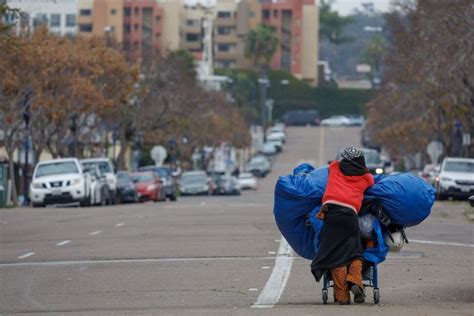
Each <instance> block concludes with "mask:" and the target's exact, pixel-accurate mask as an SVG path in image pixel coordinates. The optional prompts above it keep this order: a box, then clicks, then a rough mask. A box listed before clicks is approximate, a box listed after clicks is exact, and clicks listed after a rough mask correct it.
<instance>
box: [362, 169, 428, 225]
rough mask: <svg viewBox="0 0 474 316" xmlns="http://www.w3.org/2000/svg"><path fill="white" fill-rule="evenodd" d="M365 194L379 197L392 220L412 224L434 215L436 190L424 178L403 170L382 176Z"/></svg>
mask: <svg viewBox="0 0 474 316" xmlns="http://www.w3.org/2000/svg"><path fill="white" fill-rule="evenodd" d="M376 180H378V179H376ZM365 198H366V199H376V200H378V201H379V202H380V203H381V204H382V206H383V207H384V209H385V211H386V212H387V213H388V216H389V217H390V219H391V220H392V223H394V224H398V225H401V226H405V227H410V226H415V225H418V224H419V223H421V222H422V221H423V220H424V219H425V218H427V217H428V216H429V215H430V213H431V207H432V206H433V203H434V201H435V192H434V189H433V187H432V186H431V185H429V184H428V183H426V182H425V181H424V180H423V179H421V178H419V177H417V176H414V175H412V174H409V173H402V174H397V175H393V176H386V177H383V178H381V179H380V180H378V181H377V182H376V183H375V185H374V186H372V187H371V188H369V189H368V190H367V191H366V192H365Z"/></svg>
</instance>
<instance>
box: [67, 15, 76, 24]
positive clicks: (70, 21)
mask: <svg viewBox="0 0 474 316" xmlns="http://www.w3.org/2000/svg"><path fill="white" fill-rule="evenodd" d="M66 26H67V27H75V26H76V15H75V14H66Z"/></svg>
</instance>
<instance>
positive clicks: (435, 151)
mask: <svg viewBox="0 0 474 316" xmlns="http://www.w3.org/2000/svg"><path fill="white" fill-rule="evenodd" d="M426 153H427V154H428V155H429V156H430V159H431V162H432V163H434V164H436V163H438V158H439V156H441V154H442V153H443V144H442V143H441V142H438V141H432V142H430V143H429V144H428V147H426Z"/></svg>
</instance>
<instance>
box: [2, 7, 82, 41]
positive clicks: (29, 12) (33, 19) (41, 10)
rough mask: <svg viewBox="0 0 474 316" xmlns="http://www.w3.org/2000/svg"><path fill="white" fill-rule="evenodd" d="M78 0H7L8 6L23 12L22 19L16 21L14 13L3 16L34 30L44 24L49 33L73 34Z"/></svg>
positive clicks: (6, 19)
mask: <svg viewBox="0 0 474 316" xmlns="http://www.w3.org/2000/svg"><path fill="white" fill-rule="evenodd" d="M78 2H79V0H8V1H7V4H8V6H9V7H11V8H14V9H19V10H20V11H21V12H23V13H24V20H23V21H21V23H17V22H18V21H17V18H16V17H15V16H14V15H10V14H9V15H7V16H5V17H4V18H5V22H7V23H16V24H17V26H18V27H19V26H20V24H21V25H23V26H27V27H29V28H30V30H34V29H35V28H37V27H39V26H42V25H44V26H46V27H48V29H49V30H50V31H51V33H54V34H57V35H61V36H74V35H75V34H76V32H77V24H76V17H77V5H78Z"/></svg>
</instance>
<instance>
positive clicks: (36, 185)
mask: <svg viewBox="0 0 474 316" xmlns="http://www.w3.org/2000/svg"><path fill="white" fill-rule="evenodd" d="M32 186H33V188H34V189H42V188H43V183H41V182H33V184H32Z"/></svg>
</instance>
